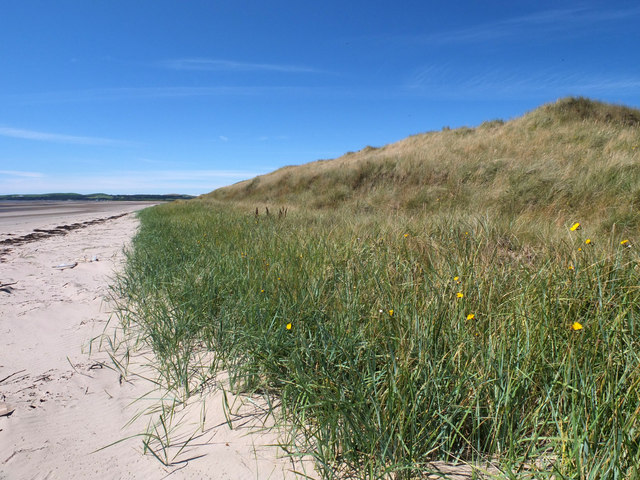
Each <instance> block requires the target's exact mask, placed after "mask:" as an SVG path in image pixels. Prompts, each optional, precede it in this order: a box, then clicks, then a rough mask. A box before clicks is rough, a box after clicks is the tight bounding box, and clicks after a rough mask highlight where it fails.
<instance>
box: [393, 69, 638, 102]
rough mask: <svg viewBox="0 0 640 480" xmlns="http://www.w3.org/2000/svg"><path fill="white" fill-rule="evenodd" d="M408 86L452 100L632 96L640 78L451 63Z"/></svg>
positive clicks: (419, 73) (420, 72) (421, 72)
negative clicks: (471, 67)
mask: <svg viewBox="0 0 640 480" xmlns="http://www.w3.org/2000/svg"><path fill="white" fill-rule="evenodd" d="M404 89H405V93H407V94H410V95H418V96H421V97H434V98H448V99H451V98H457V99H469V98H492V99H496V98H512V97H520V98H533V97H540V98H549V97H553V96H564V95H585V96H592V95H632V94H634V93H635V92H637V91H638V89H640V77H637V76H636V77H634V76H614V75H612V76H607V75H601V74H593V73H589V72H561V71H557V70H537V71H534V72H527V71H510V70H506V69H496V68H494V69H490V70H485V71H475V72H461V71H460V70H459V69H455V68H452V67H448V66H443V67H437V66H426V67H424V68H422V69H417V70H416V71H415V72H413V74H412V75H410V76H409V77H408V78H407V81H406V82H405V85H404Z"/></svg>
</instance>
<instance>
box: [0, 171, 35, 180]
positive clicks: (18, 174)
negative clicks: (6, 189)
mask: <svg viewBox="0 0 640 480" xmlns="http://www.w3.org/2000/svg"><path fill="white" fill-rule="evenodd" d="M0 175H7V176H10V177H26V178H40V177H44V173H40V172H21V171H18V170H0Z"/></svg>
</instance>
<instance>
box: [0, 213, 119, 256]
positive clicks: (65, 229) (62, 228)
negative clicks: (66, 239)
mask: <svg viewBox="0 0 640 480" xmlns="http://www.w3.org/2000/svg"><path fill="white" fill-rule="evenodd" d="M125 215H129V214H128V213H121V214H119V215H112V216H111V217H106V218H97V219H95V220H88V221H86V222H78V223H72V224H71V225H58V226H57V227H55V228H52V229H49V230H44V229H41V228H36V229H34V230H33V232H32V233H29V234H27V235H22V236H20V237H15V238H7V239H5V240H0V263H2V262H4V258H5V256H6V255H7V254H8V253H9V252H10V251H11V249H10V248H7V247H5V245H6V246H12V247H16V246H18V245H23V244H25V243H30V242H35V241H37V240H42V239H43V238H49V237H54V236H56V235H66V234H67V233H69V232H70V231H72V230H78V229H80V228H85V227H88V226H90V225H97V224H100V223H104V222H107V221H109V220H115V219H116V218H121V217H124V216H125Z"/></svg>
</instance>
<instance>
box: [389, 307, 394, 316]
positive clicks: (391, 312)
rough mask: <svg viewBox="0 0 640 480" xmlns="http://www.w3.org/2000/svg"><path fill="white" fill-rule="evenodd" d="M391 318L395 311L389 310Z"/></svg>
mask: <svg viewBox="0 0 640 480" xmlns="http://www.w3.org/2000/svg"><path fill="white" fill-rule="evenodd" d="M389 316H390V317H393V309H392V310H389Z"/></svg>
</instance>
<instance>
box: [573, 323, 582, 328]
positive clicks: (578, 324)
mask: <svg viewBox="0 0 640 480" xmlns="http://www.w3.org/2000/svg"><path fill="white" fill-rule="evenodd" d="M571 328H572V329H573V330H582V324H581V323H580V322H573V325H571Z"/></svg>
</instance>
